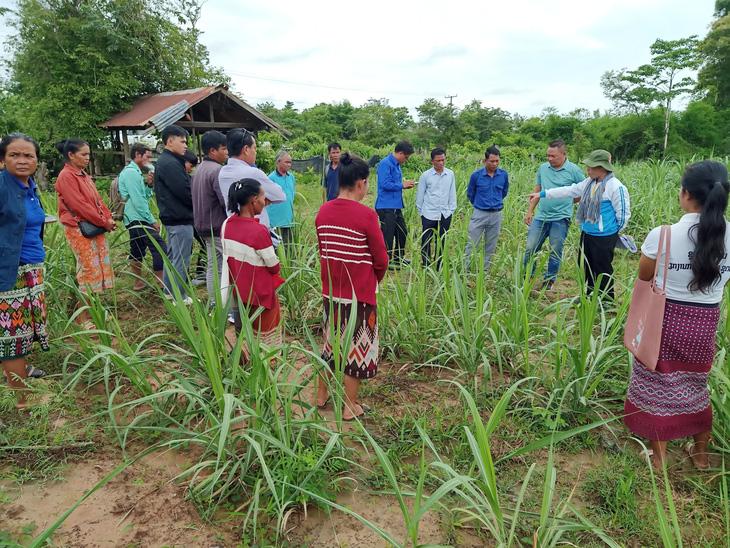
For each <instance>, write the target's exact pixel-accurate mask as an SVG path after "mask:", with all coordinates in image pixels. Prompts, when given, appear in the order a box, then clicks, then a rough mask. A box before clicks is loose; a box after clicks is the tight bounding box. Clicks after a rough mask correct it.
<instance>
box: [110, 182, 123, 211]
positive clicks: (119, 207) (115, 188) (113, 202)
mask: <svg viewBox="0 0 730 548" xmlns="http://www.w3.org/2000/svg"><path fill="white" fill-rule="evenodd" d="M124 203H125V202H124V200H122V195H121V194H120V193H119V177H114V179H112V184H111V185H110V186H109V210H110V211H111V212H112V219H114V220H115V221H121V220H122V219H124Z"/></svg>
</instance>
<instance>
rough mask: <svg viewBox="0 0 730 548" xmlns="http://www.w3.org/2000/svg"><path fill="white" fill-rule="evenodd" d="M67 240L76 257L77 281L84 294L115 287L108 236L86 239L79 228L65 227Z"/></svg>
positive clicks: (101, 235) (100, 235)
mask: <svg viewBox="0 0 730 548" xmlns="http://www.w3.org/2000/svg"><path fill="white" fill-rule="evenodd" d="M63 228H64V229H65V231H66V239H67V240H68V244H69V245H70V246H71V250H72V251H73V252H74V255H75V256H76V280H78V282H79V289H80V290H81V291H82V292H84V293H101V292H102V291H104V290H105V289H111V288H112V287H113V286H114V273H113V272H112V265H111V261H110V260H109V246H108V245H107V243H106V236H105V235H104V234H99V235H98V236H94V237H93V238H85V237H84V236H83V235H82V234H81V231H80V230H79V229H78V227H75V226H64V227H63Z"/></svg>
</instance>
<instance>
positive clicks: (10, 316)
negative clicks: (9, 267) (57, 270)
mask: <svg viewBox="0 0 730 548" xmlns="http://www.w3.org/2000/svg"><path fill="white" fill-rule="evenodd" d="M43 278H44V269H43V265H42V264H28V265H23V266H21V267H19V268H18V278H17V280H16V282H15V287H13V288H12V289H11V290H9V291H2V292H0V360H12V359H15V358H22V357H23V356H25V355H26V354H29V353H30V351H31V348H32V346H33V342H35V341H38V342H39V343H40V345H41V348H42V349H43V350H48V331H47V330H46V294H45V291H44V282H43Z"/></svg>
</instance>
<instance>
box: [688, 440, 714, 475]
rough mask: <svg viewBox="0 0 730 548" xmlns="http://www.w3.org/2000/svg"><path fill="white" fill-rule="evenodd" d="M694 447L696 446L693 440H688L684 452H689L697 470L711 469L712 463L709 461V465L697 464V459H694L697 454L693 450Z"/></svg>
mask: <svg viewBox="0 0 730 548" xmlns="http://www.w3.org/2000/svg"><path fill="white" fill-rule="evenodd" d="M694 448H695V444H694V442H692V441H688V442H687V443H685V444H684V452H685V453H687V456H688V457H689V460H691V461H692V465H693V466H694V467H695V468H696V469H697V470H709V469H710V463H709V462H708V463H707V466H697V464H696V463H695V459H694V457H695V455H694V453H693V452H692V450H693V449H694Z"/></svg>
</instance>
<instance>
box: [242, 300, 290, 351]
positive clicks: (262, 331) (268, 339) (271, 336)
mask: <svg viewBox="0 0 730 548" xmlns="http://www.w3.org/2000/svg"><path fill="white" fill-rule="evenodd" d="M258 309H259V307H258V306H250V305H246V304H244V307H243V313H244V314H246V315H247V316H248V317H251V316H253V315H254V314H255V313H256V311H257V310H258ZM234 318H235V325H236V333H240V332H241V330H242V329H243V322H242V320H241V311H240V310H236V312H235V314H234ZM251 328H252V329H253V332H254V335H256V336H257V337H258V340H259V342H260V343H263V344H266V345H268V346H281V344H282V342H283V334H282V332H281V304H280V303H279V299H278V298H276V297H275V298H274V307H273V308H264V309H263V310H262V311H261V314H259V315H258V317H257V318H256V319H254V320H253V322H252V324H251Z"/></svg>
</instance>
